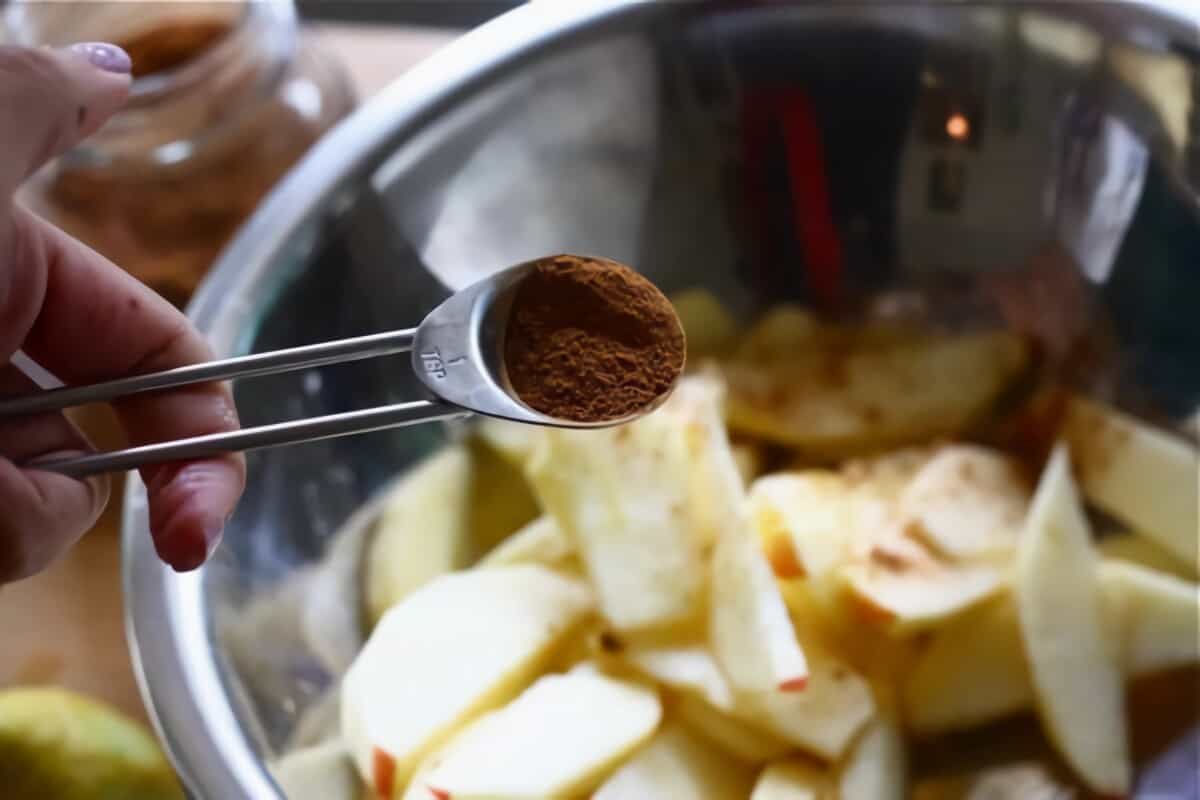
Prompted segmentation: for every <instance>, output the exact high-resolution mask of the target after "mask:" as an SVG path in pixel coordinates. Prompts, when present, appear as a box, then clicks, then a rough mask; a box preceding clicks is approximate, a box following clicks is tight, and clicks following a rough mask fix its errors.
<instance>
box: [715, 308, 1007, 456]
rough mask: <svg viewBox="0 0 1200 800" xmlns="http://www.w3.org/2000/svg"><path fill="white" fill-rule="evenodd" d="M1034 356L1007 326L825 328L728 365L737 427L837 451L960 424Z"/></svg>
mask: <svg viewBox="0 0 1200 800" xmlns="http://www.w3.org/2000/svg"><path fill="white" fill-rule="evenodd" d="M1028 363H1029V349H1028V347H1027V346H1026V344H1025V343H1024V342H1023V341H1022V340H1021V339H1020V338H1019V337H1017V336H1015V335H1012V334H1009V333H982V334H972V335H965V336H957V335H956V336H928V335H921V334H913V333H908V334H905V333H897V334H895V335H891V336H884V335H878V334H864V333H860V332H858V331H852V330H836V331H828V330H823V331H821V332H820V334H819V335H818V336H817V337H816V339H815V341H813V342H812V343H805V342H803V341H802V342H799V343H797V344H795V345H792V346H790V347H789V350H788V352H787V358H786V359H784V360H781V361H772V362H770V363H766V364H762V363H754V362H751V361H747V360H738V359H736V358H735V359H733V360H730V361H727V362H725V363H724V364H723V365H722V369H723V371H724V372H725V376H726V379H727V381H728V383H729V387H730V391H729V398H728V411H729V425H730V428H731V429H732V430H734V431H737V432H742V433H747V434H751V435H754V436H759V437H761V438H763V439H766V440H767V441H772V442H776V443H779V444H783V445H787V446H790V447H795V448H797V449H798V450H800V451H801V452H803V453H806V454H808V455H812V456H819V457H823V458H840V457H848V456H854V455H859V454H862V453H866V452H878V451H879V450H882V449H885V448H889V447H896V446H900V445H903V444H908V443H912V442H918V441H923V440H927V439H930V438H936V437H939V436H951V435H954V434H957V433H959V432H961V431H963V430H964V429H966V428H967V427H968V426H970V425H971V424H972V423H974V422H975V421H976V420H977V419H979V418H980V417H981V416H983V415H985V414H986V413H987V412H988V410H989V409H990V408H991V406H992V404H993V403H994V402H995V401H996V400H997V398H998V397H999V395H1000V394H1001V392H1003V391H1004V389H1005V388H1006V387H1008V386H1009V385H1010V383H1011V382H1012V381H1013V380H1014V379H1016V378H1017V377H1018V376H1019V375H1020V374H1021V373H1022V372H1023V371H1024V370H1025V368H1026V367H1027V365H1028Z"/></svg>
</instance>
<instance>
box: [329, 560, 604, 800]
mask: <svg viewBox="0 0 1200 800" xmlns="http://www.w3.org/2000/svg"><path fill="white" fill-rule="evenodd" d="M593 608H594V606H593V601H592V595H591V592H590V591H589V589H588V587H587V585H586V584H584V583H583V582H582V581H579V580H575V579H571V578H566V577H563V576H561V575H558V574H556V573H554V572H552V571H550V570H548V569H546V568H544V567H540V566H535V565H517V566H510V567H496V568H492V569H483V570H469V571H466V572H459V573H454V574H450V575H443V576H441V577H439V578H435V579H434V580H433V581H431V582H430V583H428V584H426V585H425V586H423V587H422V588H420V589H418V590H417V591H415V592H413V593H412V594H410V595H408V597H406V598H405V599H404V600H403V601H401V602H400V603H399V604H398V605H396V606H393V607H392V609H391V610H390V611H388V613H387V614H385V615H384V617H383V619H382V620H380V622H379V624H378V625H377V626H376V628H375V630H374V632H372V634H371V637H370V639H368V640H367V644H366V646H365V647H364V648H363V649H362V651H361V652H360V653H359V654H358V657H357V658H356V659H355V660H354V663H353V664H352V665H351V666H350V669H349V670H348V671H347V672H346V675H345V677H344V678H343V680H342V697H341V720H342V736H343V737H344V738H345V741H346V744H347V748H348V749H349V751H350V753H351V755H352V756H353V758H354V762H355V764H356V766H357V767H358V770H359V773H360V774H361V775H362V776H363V779H364V780H365V781H366V782H367V783H368V784H369V785H370V786H372V787H373V788H374V789H375V790H376V791H377V792H378V793H379V794H381V795H383V796H384V797H391V796H393V794H394V793H395V792H397V791H400V790H403V787H404V786H405V784H406V783H407V781H408V779H409V776H410V775H411V774H412V771H413V770H414V769H415V767H416V766H417V764H418V763H419V761H420V760H421V758H422V757H423V756H424V755H425V754H426V753H427V752H429V751H430V750H432V749H433V748H435V747H437V746H438V745H440V744H441V743H442V742H444V741H445V740H446V739H448V738H449V737H450V736H451V735H452V734H453V733H454V731H455V730H456V729H457V728H459V727H461V726H462V725H464V724H465V723H467V722H469V721H470V720H471V719H472V718H473V717H475V716H477V715H479V714H481V713H483V712H484V711H487V710H488V709H490V708H494V707H496V706H498V705H500V704H502V703H505V702H507V701H508V700H509V699H510V698H511V697H513V696H514V695H516V694H517V693H518V692H520V691H521V689H523V688H524V687H525V685H526V684H528V683H529V682H530V681H531V680H533V678H534V677H535V676H536V675H537V674H538V672H539V671H540V670H541V668H542V667H543V665H544V664H545V663H546V662H547V661H548V659H549V658H550V657H551V655H552V650H553V648H554V646H555V645H556V644H558V643H559V642H561V641H563V640H564V639H565V638H566V637H567V636H568V635H569V634H570V633H571V631H572V629H573V628H575V627H576V626H577V625H578V624H579V623H581V622H582V621H583V620H584V618H585V616H586V615H587V614H588V613H589V612H590V611H591V610H592V609H593Z"/></svg>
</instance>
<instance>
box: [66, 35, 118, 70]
mask: <svg viewBox="0 0 1200 800" xmlns="http://www.w3.org/2000/svg"><path fill="white" fill-rule="evenodd" d="M70 49H71V52H72V53H75V54H77V55H81V56H83V57H84V58H86V59H87V60H88V62H89V63H90V64H91V65H92V66H93V67H96V68H98V69H102V70H104V71H105V72H115V73H117V74H118V75H128V74H129V73H130V72H131V71H132V70H133V62H132V61H131V60H130V59H129V54H128V53H126V52H125V51H124V50H122V49H121V48H119V47H117V46H116V45H115V44H108V43H107V42H80V43H79V44H73V45H71V48H70Z"/></svg>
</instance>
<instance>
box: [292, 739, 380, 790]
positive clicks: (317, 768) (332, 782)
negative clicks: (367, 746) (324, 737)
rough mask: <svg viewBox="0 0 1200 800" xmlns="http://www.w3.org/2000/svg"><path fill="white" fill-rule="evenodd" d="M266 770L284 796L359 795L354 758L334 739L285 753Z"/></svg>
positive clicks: (359, 785) (360, 787)
mask: <svg viewBox="0 0 1200 800" xmlns="http://www.w3.org/2000/svg"><path fill="white" fill-rule="evenodd" d="M270 770H271V775H272V777H274V778H275V782H276V783H278V784H279V788H281V789H283V794H284V796H285V797H287V799H288V800H359V798H360V796H361V795H362V784H361V782H360V781H359V777H358V773H357V772H355V770H354V762H353V761H351V760H350V756H349V755H348V754H347V753H346V748H345V745H343V744H342V742H341V741H339V740H336V739H334V740H331V741H328V742H325V743H323V744H319V745H316V746H315V747H306V748H303V749H301V750H295V751H293V752H291V753H288V754H287V755H285V756H283V757H282V758H280V759H279V760H278V761H276V762H275V763H274V764H272V765H271V767H270Z"/></svg>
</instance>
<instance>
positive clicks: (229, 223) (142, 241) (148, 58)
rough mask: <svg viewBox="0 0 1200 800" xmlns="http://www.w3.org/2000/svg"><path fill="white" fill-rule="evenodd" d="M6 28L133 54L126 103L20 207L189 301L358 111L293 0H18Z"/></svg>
mask: <svg viewBox="0 0 1200 800" xmlns="http://www.w3.org/2000/svg"><path fill="white" fill-rule="evenodd" d="M4 22H5V28H6V30H7V38H8V39H9V41H11V42H13V43H16V44H25V45H51V46H61V45H65V44H70V43H72V42H79V41H107V42H112V43H114V44H117V45H120V46H121V47H123V48H124V49H125V50H126V51H127V52H128V53H129V55H130V57H131V60H132V62H133V75H134V81H133V87H132V90H131V94H130V99H129V102H128V104H127V105H126V106H125V107H124V108H123V109H122V110H121V111H119V112H118V113H117V114H116V115H115V116H114V117H113V118H112V119H111V120H110V121H109V122H108V123H107V124H106V125H105V126H104V127H103V128H102V129H101V130H100V131H99V132H98V133H97V134H96V135H95V136H93V137H91V138H90V139H88V140H87V141H85V142H83V143H82V144H80V145H79V146H78V147H76V148H75V149H73V150H71V151H70V152H68V153H66V154H65V155H63V156H62V157H61V158H59V159H57V160H56V161H55V162H54V163H53V164H51V165H49V166H48V167H47V168H46V169H45V170H43V171H42V172H41V173H40V174H39V175H37V176H35V178H34V179H33V180H32V181H30V182H29V183H28V184H27V186H26V187H25V188H24V189H23V191H22V195H21V199H22V201H23V202H24V203H25V204H26V205H27V206H29V207H31V208H33V209H34V210H36V211H37V212H39V213H41V214H42V215H43V216H45V217H47V218H49V219H50V220H52V221H53V222H55V223H56V224H58V225H59V226H60V227H62V228H64V229H66V230H67V231H68V232H69V233H71V234H72V235H74V236H75V237H77V238H79V239H82V240H83V241H85V242H87V243H88V244H89V245H91V246H92V247H93V248H95V249H96V250H98V251H100V252H101V253H103V254H104V255H106V256H108V257H109V258H110V259H112V260H113V261H115V262H116V263H117V264H119V265H121V266H122V267H123V268H125V269H126V270H128V271H129V272H131V273H132V274H133V275H135V276H136V277H137V278H139V279H141V280H142V281H144V282H145V283H147V284H148V285H150V286H151V287H152V288H153V289H155V290H156V291H158V292H159V293H160V294H162V295H163V296H165V297H166V298H167V299H168V300H170V301H171V302H173V303H175V304H176V305H180V306H182V305H183V304H184V303H186V301H187V299H188V297H189V296H190V295H191V293H192V291H193V290H194V289H195V287H196V285H197V284H198V283H199V281H200V279H201V278H202V277H203V276H204V273H205V272H206V271H207V270H208V268H209V266H210V265H211V264H212V263H213V261H214V260H215V258H216V256H217V255H218V253H219V252H220V250H221V248H222V247H223V246H224V245H225V244H226V242H227V241H228V240H229V239H230V237H231V236H232V235H233V233H234V232H235V231H236V230H237V228H238V227H239V226H240V225H241V224H242V222H244V221H245V220H246V218H247V217H248V216H249V215H250V213H251V212H252V211H253V210H254V208H255V207H256V206H257V205H258V203H259V201H260V200H261V199H262V198H263V196H264V195H265V194H266V193H267V192H268V191H269V190H270V189H271V187H272V186H273V185H274V184H275V183H276V182H277V181H278V180H279V178H280V177H281V176H282V175H283V174H284V173H285V172H286V171H287V170H288V169H289V168H290V167H291V166H292V165H293V164H295V163H296V162H297V161H298V160H299V159H300V157H301V156H302V155H303V154H304V152H305V151H306V150H307V149H308V148H309V146H310V145H311V144H312V143H313V142H314V141H315V140H316V139H317V138H318V137H319V136H320V135H321V134H322V133H323V132H325V131H326V130H327V129H329V128H330V127H331V126H332V125H333V124H334V123H335V122H337V121H338V120H339V119H341V118H342V117H343V116H345V115H346V114H347V113H348V112H349V111H350V109H351V108H352V106H353V102H354V101H353V95H352V92H351V90H350V88H349V85H348V83H347V81H346V79H345V77H344V74H343V72H342V71H341V69H340V68H339V67H338V65H336V64H335V63H334V62H333V61H331V60H330V59H329V58H328V57H327V56H325V55H324V54H323V53H322V52H321V51H320V50H319V49H317V48H316V47H315V46H314V43H313V42H312V41H311V40H309V39H307V38H305V37H303V36H302V35H301V33H300V30H299V25H298V21H297V17H296V12H295V8H294V6H293V4H292V2H291V1H290V0H249V1H246V0H241V1H240V2H166V1H164V0H160V1H159V2H138V3H123V2H82V1H81V0H74V2H55V3H46V2H40V1H39V0H13V2H10V4H9V5H8V7H7V9H6V10H5V18H4Z"/></svg>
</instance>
